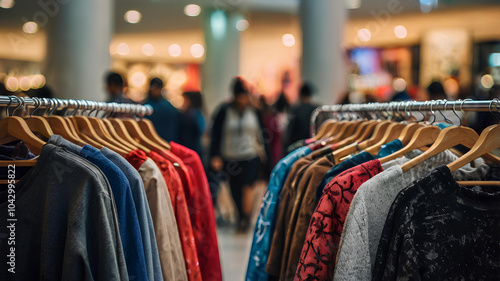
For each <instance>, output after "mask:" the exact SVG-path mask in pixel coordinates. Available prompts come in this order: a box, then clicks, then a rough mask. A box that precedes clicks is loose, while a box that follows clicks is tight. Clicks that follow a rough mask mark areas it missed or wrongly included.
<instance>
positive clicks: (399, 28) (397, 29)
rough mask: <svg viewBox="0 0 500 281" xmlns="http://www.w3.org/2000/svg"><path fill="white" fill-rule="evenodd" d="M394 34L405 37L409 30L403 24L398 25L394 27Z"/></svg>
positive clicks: (401, 37)
mask: <svg viewBox="0 0 500 281" xmlns="http://www.w3.org/2000/svg"><path fill="white" fill-rule="evenodd" d="M394 35H395V36H396V37H397V38H399V39H403V38H406V36H407V35H408V31H407V30H406V27H404V26H403V25H396V26H395V27H394Z"/></svg>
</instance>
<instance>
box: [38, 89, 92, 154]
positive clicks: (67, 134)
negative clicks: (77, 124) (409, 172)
mask: <svg viewBox="0 0 500 281" xmlns="http://www.w3.org/2000/svg"><path fill="white" fill-rule="evenodd" d="M41 102H42V103H44V104H45V103H47V105H49V104H50V105H49V109H51V108H52V110H51V111H50V113H49V116H44V118H45V120H47V122H48V123H49V125H50V128H51V129H52V131H53V132H54V133H55V134H56V135H60V136H61V137H63V138H64V139H66V140H68V141H70V142H72V143H74V144H77V145H79V146H84V145H85V144H86V143H85V142H84V141H83V140H82V139H81V138H80V137H79V136H78V135H75V134H73V132H72V131H71V130H70V128H69V127H68V125H67V123H66V121H65V120H64V118H63V117H61V116H55V115H54V116H52V113H53V112H55V110H56V109H57V106H56V103H55V101H54V100H50V99H45V98H42V99H41Z"/></svg>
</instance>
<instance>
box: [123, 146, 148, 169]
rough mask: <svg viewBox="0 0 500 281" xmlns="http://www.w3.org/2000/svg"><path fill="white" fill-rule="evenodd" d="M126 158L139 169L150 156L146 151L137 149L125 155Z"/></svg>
mask: <svg viewBox="0 0 500 281" xmlns="http://www.w3.org/2000/svg"><path fill="white" fill-rule="evenodd" d="M125 159H126V160H127V161H128V162H129V163H130V164H131V165H132V166H133V167H134V168H135V169H136V170H139V168H140V167H141V166H142V164H144V162H146V160H148V156H147V155H146V152H144V151H142V150H140V149H136V150H132V151H130V152H129V153H128V154H127V155H125Z"/></svg>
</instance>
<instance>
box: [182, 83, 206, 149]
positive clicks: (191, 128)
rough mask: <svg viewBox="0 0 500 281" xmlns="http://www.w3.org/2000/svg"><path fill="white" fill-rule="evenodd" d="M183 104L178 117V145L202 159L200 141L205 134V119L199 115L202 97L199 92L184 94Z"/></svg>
mask: <svg viewBox="0 0 500 281" xmlns="http://www.w3.org/2000/svg"><path fill="white" fill-rule="evenodd" d="M182 97H183V98H184V103H183V105H182V111H181V116H180V128H181V130H180V132H179V143H180V144H182V145H184V146H186V147H187V148H190V149H192V150H194V151H196V153H198V155H200V158H203V157H202V155H203V149H202V145H201V139H202V137H203V132H205V125H206V124H205V118H204V117H203V114H202V113H201V109H202V108H203V97H202V95H201V93H200V92H184V93H183V94H182Z"/></svg>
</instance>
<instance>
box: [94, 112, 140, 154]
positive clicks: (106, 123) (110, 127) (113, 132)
mask: <svg viewBox="0 0 500 281" xmlns="http://www.w3.org/2000/svg"><path fill="white" fill-rule="evenodd" d="M102 122H103V124H104V126H105V127H106V129H108V132H109V134H110V135H111V137H112V138H113V139H115V140H117V141H118V142H120V143H121V144H122V145H124V146H125V147H127V148H128V149H129V150H130V151H133V150H136V149H139V148H138V147H136V146H134V145H133V144H132V143H130V142H127V141H126V140H124V139H123V138H122V137H121V136H120V135H119V134H118V133H117V132H116V130H115V127H113V124H111V121H109V120H108V119H102Z"/></svg>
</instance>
